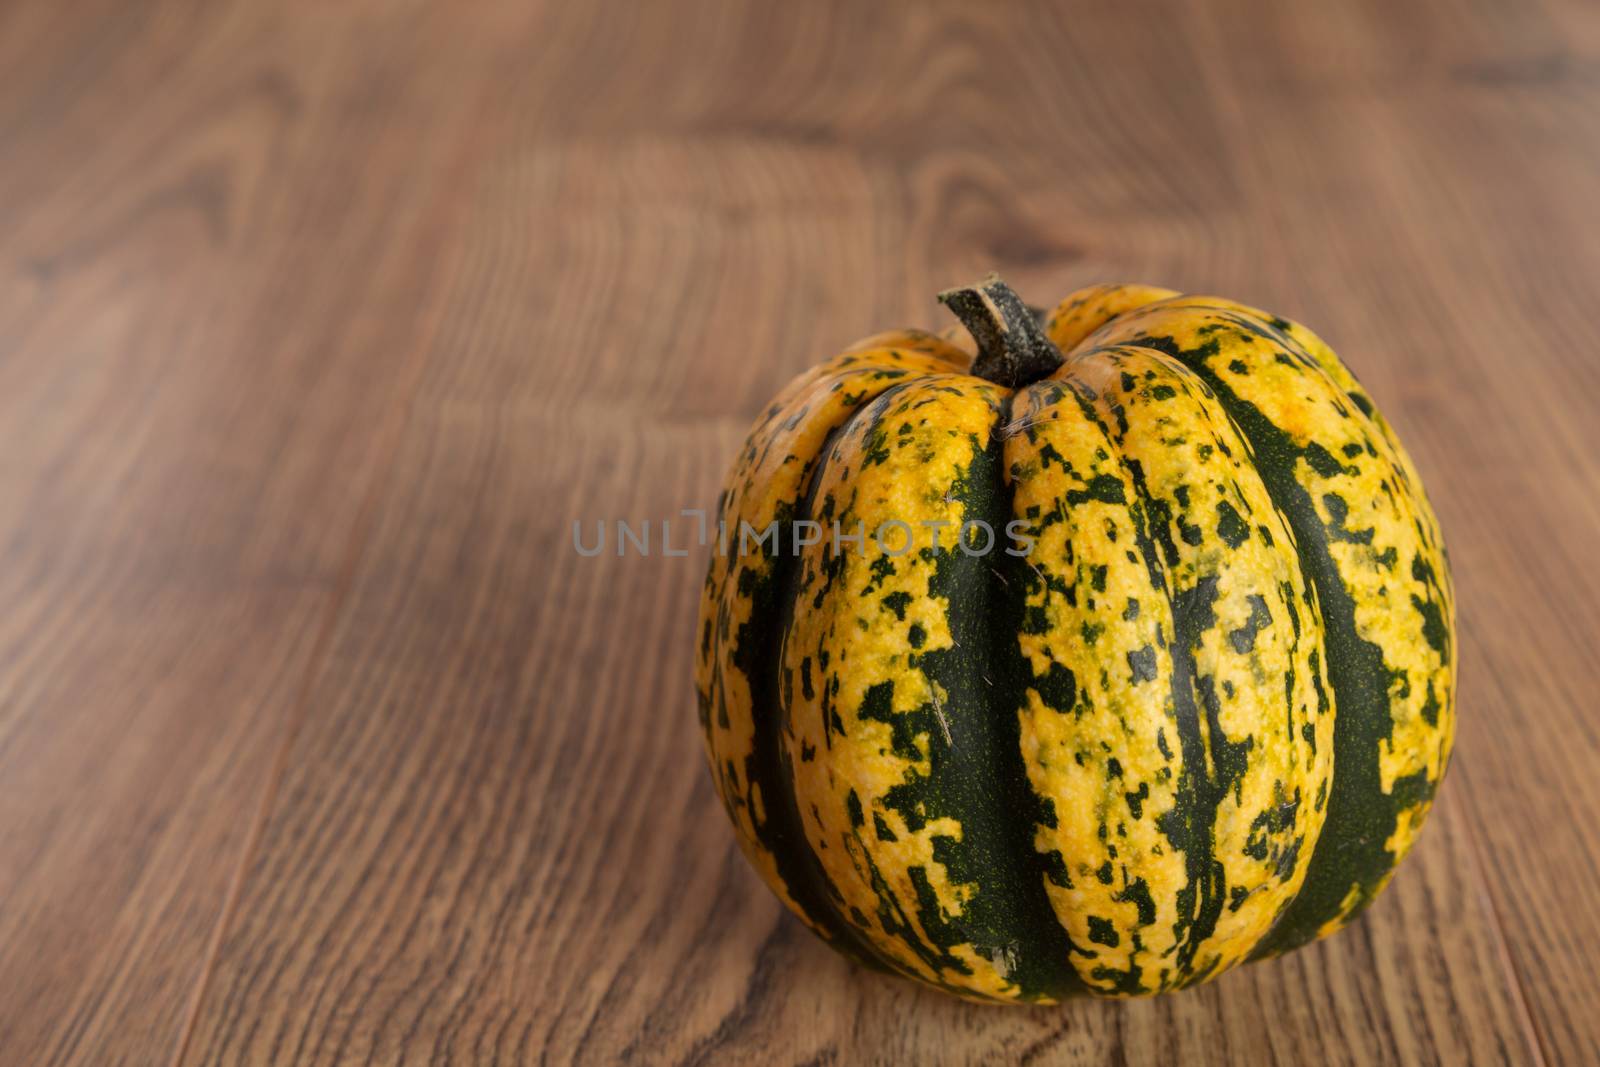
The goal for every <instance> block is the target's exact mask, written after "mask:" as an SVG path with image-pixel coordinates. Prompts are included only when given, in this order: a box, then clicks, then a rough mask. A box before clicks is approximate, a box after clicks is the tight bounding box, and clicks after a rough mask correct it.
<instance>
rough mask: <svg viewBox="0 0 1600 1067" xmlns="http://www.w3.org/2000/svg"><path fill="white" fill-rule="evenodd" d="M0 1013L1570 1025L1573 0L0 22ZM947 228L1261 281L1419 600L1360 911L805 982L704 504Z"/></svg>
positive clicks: (1576, 24) (72, 1055)
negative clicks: (1406, 520) (1300, 933)
mask: <svg viewBox="0 0 1600 1067" xmlns="http://www.w3.org/2000/svg"><path fill="white" fill-rule="evenodd" d="M0 153H3V155H0V162H3V166H0V605H3V610H0V1063H5V1064H8V1065H9V1064H15V1065H44V1064H55V1063H82V1064H113V1063H127V1064H155V1063H164V1062H167V1061H171V1062H174V1063H177V1062H182V1063H190V1064H201V1063H207V1064H209V1063H236V1062H248V1063H335V1062H340V1063H344V1062H358V1063H379V1064H398V1063H406V1064H413V1063H458V1064H459V1063H465V1064H472V1063H520V1062H565V1061H577V1062H582V1063H605V1062H611V1061H613V1060H617V1059H622V1058H628V1059H633V1060H640V1061H650V1062H668V1061H670V1062H693V1063H700V1062H763V1063H766V1062H789V1061H797V1062H800V1061H803V1062H809V1063H854V1062H867V1061H872V1062H880V1063H896V1064H898V1063H936V1062H952V1063H958V1062H966V1061H972V1062H979V1061H982V1062H997V1061H1002V1060H1016V1061H1020V1062H1030V1063H1031V1062H1038V1063H1046V1062H1050V1063H1077V1062H1083V1063H1100V1062H1146V1061H1156V1060H1159V1061H1165V1062H1184V1063H1212V1062H1215V1063H1220V1062H1224V1061H1227V1062H1250V1063H1254V1062H1262V1061H1265V1060H1269V1059H1275V1060H1278V1061H1281V1062H1286V1063H1322V1062H1328V1063H1344V1062H1445V1063H1459V1062H1465V1061H1467V1060H1471V1061H1473V1062H1478V1063H1490V1062H1498V1061H1502V1060H1507V1061H1516V1062H1524V1063H1551V1064H1557V1063H1559V1064H1576V1063H1583V1062H1590V1063H1593V1062H1596V1060H1597V1058H1600V1012H1597V1010H1596V1009H1597V1006H1600V1005H1597V1003H1596V999H1597V998H1596V994H1595V989H1596V983H1595V977H1594V968H1595V965H1596V951H1597V950H1596V945H1600V893H1597V891H1596V882H1597V878H1600V870H1597V867H1600V864H1597V858H1600V834H1597V832H1596V825H1597V823H1596V819H1597V814H1596V804H1597V802H1600V785H1597V784H1596V768H1597V767H1600V728H1597V726H1596V722H1597V718H1596V712H1595V708H1594V705H1595V700H1596V693H1597V691H1600V665H1597V664H1600V657H1597V655H1596V652H1595V646H1596V639H1597V637H1600V569H1597V568H1596V567H1595V566H1594V565H1593V559H1594V553H1595V551H1596V548H1597V547H1600V459H1597V455H1600V359H1597V355H1600V301H1597V282H1596V280H1597V279H1600V208H1597V205H1600V9H1596V8H1595V7H1594V6H1592V5H1581V4H1579V3H1577V2H1575V0H1574V2H1567V0H1540V2H1535V3H1527V4H1510V3H1503V4H1496V3H1484V4H1475V5H1469V4H1461V3H1447V2H1445V0H1429V2H1427V3H1416V4H1391V3H1387V2H1382V0H1365V2H1361V3H1337V4H1322V5H1312V4H1276V3H1269V2H1268V0H1207V2H1205V3H1195V4H1186V5H1181V6H1178V5H1175V6H1174V7H1173V8H1171V9H1169V10H1165V11H1163V10H1160V9H1158V7H1157V6H1156V5H1141V4H1131V5H1130V4H1123V3H1116V2H1111V0H1104V2H1102V3H1098V4H1082V5H1046V4H1038V5H1026V4H1021V3H1010V2H1007V3H991V4H970V5H969V4H956V3H948V4H941V3H904V4H853V3H847V2H845V0H837V2H834V3H828V4H823V3H806V4H783V5H780V4H757V3H751V4H749V5H746V6H745V7H744V8H742V9H740V8H737V7H735V6H733V5H731V4H729V3H722V2H716V0H705V2H703V3H673V4H638V5H634V4H622V3H615V4H590V3H568V4H556V3H549V4H543V5H540V4H527V3H511V2H505V3H470V4H468V3H463V4H453V3H452V4H442V3H440V4H426V3H420V2H409V3H394V4H382V3H376V2H360V3H342V4H326V3H294V4H264V3H236V2H212V0H207V2H200V0H188V2H182V0H170V2H168V0H163V2H153V3H128V2H126V0H84V2H82V3H76V4H70V5H69V4H59V3H46V2H43V0H34V2H17V3H12V4H9V5H7V6H6V7H5V8H4V11H3V13H0ZM991 267H1000V268H1002V269H1003V270H1005V271H1006V272H1007V275H1008V277H1009V278H1010V279H1011V280H1012V281H1013V282H1014V283H1016V284H1017V285H1018V286H1019V287H1020V288H1022V289H1023V290H1024V291H1025V292H1027V293H1028V294H1030V295H1032V296H1034V298H1035V299H1038V300H1043V299H1045V298H1046V297H1049V296H1053V295H1056V294H1061V293H1065V292H1066V291H1068V290H1070V289H1073V288H1075V287H1077V286H1079V285H1082V284H1085V283H1088V282H1090V281H1096V280H1124V279H1127V280H1147V281H1152V282H1158V283H1161V284H1166V285H1170V286H1176V287H1180V288H1187V289H1191V290H1195V289H1198V290H1207V291H1214V292H1221V293H1225V294H1228V295H1231V296H1234V297H1237V298H1240V299H1245V300H1248V301H1251V302H1253V303H1257V304H1262V305H1265V306H1268V307H1271V308H1273V309H1275V310H1278V311H1280V312H1282V313H1284V314H1287V315H1291V316H1294V317H1296V318H1300V319H1302V320H1304V321H1306V322H1308V323H1311V324H1313V325H1314V326H1315V327H1316V328H1317V329H1318V330H1320V331H1321V332H1323V333H1324V334H1325V335H1326V336H1327V337H1328V339H1329V340H1330V341H1332V342H1333V344H1334V345H1335V347H1337V348H1338V349H1339V351H1340V352H1341V353H1343V354H1344V355H1345V357H1346V359H1347V360H1348V362H1349V363H1350V365H1351V366H1352V367H1353V368H1354V369H1355V371H1356V372H1357V373H1358V374H1359V375H1361V376H1362V378H1363V379H1364V380H1365V382H1366V384H1367V385H1368V387H1369V388H1370V390H1371V391H1372V392H1373V393H1374V394H1375V395H1376V397H1377V398H1378V399H1379V400H1380V401H1381V403H1382V404H1383V406H1384V408H1385V410H1386V411H1387V412H1388V413H1389V415H1390V416H1391V417H1392V419H1393V421H1394V422H1395V423H1396V424H1397V426H1398V427H1399V429H1400V432H1401V433H1402V435H1403V436H1404V438H1405V440H1406V442H1407V443H1408V445H1409V446H1410V448H1411V450H1412V452H1413V454H1414V455H1415V457H1416V460H1417V462H1418V464H1419V466H1420V467H1421V469H1422V470H1423V472H1424V474H1425V475H1426V478H1427V484H1428V486H1429V487H1430V490H1431V493H1432V497H1433V501H1434V503H1435V505H1436V506H1437V509H1438V511H1439V513H1440V516H1441V519H1442V521H1443V523H1444V526H1445V529H1446V532H1447V534H1448V537H1449V542H1450V549H1451V552H1452V554H1453V558H1454V561H1455V573H1456V579H1457V583H1458V586H1459V594H1460V604H1461V631H1460V641H1461V657H1462V661H1463V662H1462V691H1461V703H1460V733H1459V743H1458V748H1457V753H1456V758H1455V762H1454V765H1453V767H1452V770H1451V774H1450V778H1449V780H1448V784H1447V786H1446V788H1445V789H1444V791H1443V793H1442V797H1441V801H1440V803H1439V805H1438V807H1437V809H1436V811H1435V814H1434V815H1433V817H1432V821H1431V823H1430V829H1428V831H1427V832H1426V833H1425V834H1424V836H1423V838H1422V842H1421V844H1420V846H1419V847H1418V849H1417V850H1416V852H1415V853H1414V855H1413V857H1412V858H1411V859H1410V860H1408V861H1407V863H1406V865H1405V867H1404V868H1403V870H1402V871H1401V873H1400V875H1399V877H1398V878H1397V879H1396V881H1395V883H1394V885H1393V887H1392V888H1391V889H1390V891H1389V892H1388V893H1387V895H1386V896H1385V897H1384V898H1383V900H1382V901H1381V902H1380V903H1379V904H1378V905H1377V906H1375V907H1374V908H1373V909H1372V910H1371V911H1370V912H1369V914H1368V916H1367V917H1366V918H1365V920H1364V921H1362V922H1361V923H1360V924H1359V925H1357V926H1356V927H1354V928H1352V929H1351V930H1349V931H1347V932H1345V933H1343V934H1342V935H1340V936H1339V937H1337V938H1335V939H1333V940H1332V941H1331V942H1326V943H1323V944H1321V945H1318V946H1316V947H1314V948H1312V949H1310V950H1307V951H1304V952H1302V953H1299V954H1297V955H1295V956H1293V957H1290V958H1288V959H1285V960H1282V961H1280V962H1275V963H1270V964H1264V965H1259V966H1254V967H1249V968H1245V969H1243V970H1241V971H1238V972H1234V973H1231V974H1229V975H1227V976H1225V977H1223V978H1222V979H1220V980H1219V981H1217V982H1215V983H1214V984H1212V985H1209V986H1206V987H1204V988H1202V989H1200V990H1197V991H1194V992H1189V993H1185V994H1182V995H1179V996H1174V997H1169V998H1164V999H1159V1000H1154V1001H1142V1002H1137V1003H1081V1004H1073V1005H1071V1006H1068V1007H1065V1008H1060V1009H1052V1010H1006V1009H996V1008H983V1007H977V1006H971V1005H966V1004H962V1003H957V1002H953V1001H948V1000H945V999H942V998H940V997H938V996H936V995H933V994H927V993H923V992H920V991H918V990H916V989H913V988H911V987H910V986H909V985H906V984H902V983H897V982H894V981H890V980H887V979H881V978H878V977H873V976H868V975H866V974H862V973H858V972H856V971H854V970H852V969H851V968H850V967H849V966H848V965H846V964H845V963H843V962H842V961H840V960H838V959H836V958H834V956H833V955H832V954H830V953H829V952H828V951H827V950H826V949H824V948H823V947H821V946H820V945H819V944H818V943H816V942H815V941H814V940H813V939H812V938H811V937H810V936H809V935H808V934H806V933H805V931H804V930H803V929H802V928H801V927H800V926H799V925H798V924H797V923H796V922H794V921H792V920H791V919H789V918H788V917H787V916H786V915H785V914H784V913H783V912H781V910H780V908H779V906H778V905H777V904H776V902H775V901H774V900H773V899H772V897H771V896H770V894H769V893H768V892H767V891H766V889H765V888H763V887H762V886H761V884H760V883H759V882H758V880H757V879H756V877H755V876H754V875H753V874H752V873H751V871H749V870H748V869H747V867H746V865H745V863H744V861H743V860H742V859H741V858H740V856H739V855H738V853H737V851H736V849H735V846H734V841H733V835H732V833H731V832H730V829H729V827H728V826H727V824H726V821H725V819H724V817H723V815H722V812H721V810H720V808H719V805H718V803H717V802H716V800H715V799H714V797H713V794H712V791H711V788H710V784H709V780H708V776H707V775H706V773H705V770H704V767H703V765H702V756H701V751H700V749H701V743H700V738H699V735H698V732H697V729H696V725H695V713H694V708H693V699H692V696H691V689H690V681H689V677H690V671H691V652H692V648H691V645H692V635H691V630H692V628H693V626H692V620H693V617H694V610H695V599H696V596H697V592H698V587H699V584H700V578H701V574H702V568H703V566H704V558H703V555H702V554H701V553H700V552H696V553H695V554H693V555H691V556H690V557H689V558H670V559H669V558H663V557H662V556H661V555H660V554H659V553H656V554H653V555H652V557H651V558H640V557H639V556H637V555H636V554H632V555H630V556H628V557H626V558H621V559H619V558H616V557H615V556H611V555H607V556H602V557H597V558H592V559H591V558H583V557H580V556H579V555H578V554H577V553H576V552H574V551H573V549H572V546H571V524H572V522H573V520H574V519H585V520H589V521H593V520H595V519H608V518H609V519H614V518H628V519H634V520H643V519H646V518H649V519H653V520H656V521H659V520H660V519H661V518H663V517H671V516H673V515H675V514H676V512H677V511H678V509H680V508H686V507H697V506H699V507H703V506H706V505H708V504H710V503H711V502H712V501H713V500H714V498H715V495H716V493H717V490H718V486H719V480H720V476H721V474H722V472H723V470H724V467H725V465H726V464H727V462H728V461H729V459H730V457H731V455H732V453H733V451H734V449H735V448H736V447H737V445H738V443H739V441H740V440H741V438H742V435H743V432H744V429H745V426H746V424H747V422H748V420H749V419H750V418H751V416H752V415H753V414H754V413H755V412H756V411H757V410H758V409H759V408H760V407H761V406H762V405H763V403H764V402H765V401H766V400H767V399H768V398H769V397H770V395H771V394H773V393H774V392H775V391H776V390H777V388H778V387H779V386H780V385H781V384H782V383H783V382H784V381H786V380H787V379H788V378H789V377H790V376H791V375H793V374H795V373H796V372H797V371H799V370H800V369H801V368H803V367H805V366H806V365H808V364H809V363H811V362H812V361H814V360H816V359H818V358H820V357H822V356H824V355H827V354H830V353H831V352H833V351H835V350H837V349H838V348H840V347H841V346H842V345H843V344H845V343H847V342H849V341H851V340H853V339H855V338H857V337H859V336H861V335H864V334H867V333H870V332H873V331H874V330H876V329H879V328H884V327H888V326H892V325H898V324H923V325H936V324H939V323H941V314H940V312H939V311H938V310H937V308H936V307H935V305H934V304H933V301H932V295H933V293H934V292H935V291H936V290H938V289H940V288H942V287H945V286H948V285H951V284H954V283H959V282H964V281H969V280H971V279H973V278H976V277H978V276H980V275H981V274H982V273H983V272H984V271H985V270H987V269H989V268H991Z"/></svg>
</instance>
